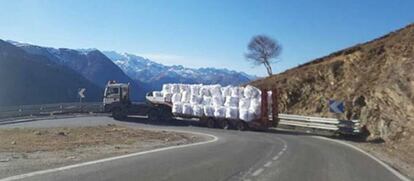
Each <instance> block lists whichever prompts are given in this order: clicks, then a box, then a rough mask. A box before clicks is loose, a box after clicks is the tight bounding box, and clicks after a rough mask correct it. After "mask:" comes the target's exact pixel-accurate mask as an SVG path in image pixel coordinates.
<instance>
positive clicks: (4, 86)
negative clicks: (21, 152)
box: [0, 40, 103, 106]
mask: <svg viewBox="0 0 414 181" xmlns="http://www.w3.org/2000/svg"><path fill="white" fill-rule="evenodd" d="M0 77H1V78H2V80H1V89H0V106H9V105H22V104H46V103H56V102H76V101H78V100H79V99H78V97H77V91H78V88H86V89H87V92H86V93H87V95H88V97H86V99H85V100H86V101H96V100H98V99H100V97H101V95H102V93H103V90H102V88H100V87H98V86H96V85H95V84H93V83H92V82H90V81H89V80H87V79H86V78H84V77H83V76H82V75H80V74H78V73H77V72H76V71H74V70H72V69H70V68H68V67H66V66H62V65H59V64H57V63H56V62H54V61H52V60H50V59H49V58H47V57H44V56H38V55H34V54H30V53H27V52H25V51H24V50H23V49H21V48H19V47H16V46H14V45H13V44H10V43H8V42H5V41H3V40H0Z"/></svg>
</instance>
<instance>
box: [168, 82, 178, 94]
mask: <svg viewBox="0 0 414 181" xmlns="http://www.w3.org/2000/svg"><path fill="white" fill-rule="evenodd" d="M170 90H171V93H173V94H177V93H180V86H179V85H178V84H170Z"/></svg>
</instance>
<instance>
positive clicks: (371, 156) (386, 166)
mask: <svg viewBox="0 0 414 181" xmlns="http://www.w3.org/2000/svg"><path fill="white" fill-rule="evenodd" d="M312 137H314V138H319V139H322V140H328V141H332V142H335V143H339V144H342V145H345V146H348V147H351V148H353V149H355V150H357V151H359V152H361V153H363V154H365V155H367V156H368V157H370V158H371V159H373V160H375V161H376V162H378V163H379V164H380V165H382V166H383V167H385V168H386V169H387V170H388V171H390V172H391V173H393V174H394V175H395V176H397V177H398V178H399V179H401V180H402V181H410V179H408V178H407V177H406V176H404V175H402V174H401V173H400V172H398V171H397V170H395V169H393V168H392V167H390V166H389V165H388V164H386V163H384V162H383V161H381V160H380V159H378V158H377V157H375V156H373V155H371V154H369V153H368V152H366V151H364V150H362V149H360V148H358V147H356V146H354V145H352V144H349V143H346V142H343V141H339V140H334V139H329V138H326V137H321V136H312Z"/></svg>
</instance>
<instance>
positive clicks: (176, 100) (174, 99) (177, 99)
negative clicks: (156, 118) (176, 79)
mask: <svg viewBox="0 0 414 181" xmlns="http://www.w3.org/2000/svg"><path fill="white" fill-rule="evenodd" d="M171 102H172V103H179V102H181V94H180V93H175V94H173V95H172V97H171Z"/></svg>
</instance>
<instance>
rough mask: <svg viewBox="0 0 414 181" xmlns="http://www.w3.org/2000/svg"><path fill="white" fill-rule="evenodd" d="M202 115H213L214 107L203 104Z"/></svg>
mask: <svg viewBox="0 0 414 181" xmlns="http://www.w3.org/2000/svg"><path fill="white" fill-rule="evenodd" d="M204 116H207V117H213V116H214V108H213V107H212V106H204Z"/></svg>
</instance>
